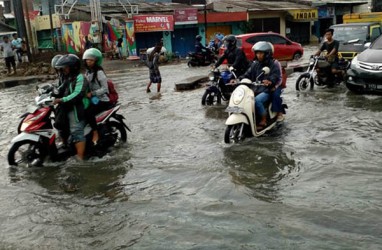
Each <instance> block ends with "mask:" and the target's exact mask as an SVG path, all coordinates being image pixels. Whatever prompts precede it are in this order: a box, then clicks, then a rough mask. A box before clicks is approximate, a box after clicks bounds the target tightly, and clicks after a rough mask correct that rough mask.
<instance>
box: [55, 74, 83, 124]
mask: <svg viewBox="0 0 382 250" xmlns="http://www.w3.org/2000/svg"><path fill="white" fill-rule="evenodd" d="M63 85H64V86H63V88H62V91H63V96H64V97H63V98H62V99H61V100H62V103H63V104H64V105H65V108H66V110H68V111H72V110H73V111H74V115H75V117H76V121H77V122H79V121H82V120H83V119H84V117H85V109H87V108H88V107H89V104H90V100H89V99H88V98H87V96H86V93H87V92H88V89H89V83H88V81H87V80H86V78H84V76H83V75H82V74H78V75H77V76H76V77H68V78H65V80H64V83H63Z"/></svg>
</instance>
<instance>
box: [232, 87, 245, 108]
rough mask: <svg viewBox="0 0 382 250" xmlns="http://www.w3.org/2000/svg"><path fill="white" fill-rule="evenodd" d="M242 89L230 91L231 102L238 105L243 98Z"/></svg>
mask: <svg viewBox="0 0 382 250" xmlns="http://www.w3.org/2000/svg"><path fill="white" fill-rule="evenodd" d="M244 94H245V93H244V89H242V88H237V89H235V91H234V92H233V93H232V101H233V104H235V105H238V104H240V103H241V101H243V99H244Z"/></svg>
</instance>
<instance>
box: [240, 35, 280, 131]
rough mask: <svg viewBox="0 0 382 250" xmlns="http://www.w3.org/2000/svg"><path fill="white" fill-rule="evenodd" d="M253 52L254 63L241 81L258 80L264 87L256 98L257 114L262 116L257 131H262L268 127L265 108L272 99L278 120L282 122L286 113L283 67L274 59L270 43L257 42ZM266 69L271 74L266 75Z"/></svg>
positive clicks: (258, 91) (259, 89)
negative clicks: (283, 98)
mask: <svg viewBox="0 0 382 250" xmlns="http://www.w3.org/2000/svg"><path fill="white" fill-rule="evenodd" d="M252 51H253V52H254V53H255V58H254V62H253V63H252V65H251V67H250V68H249V69H248V70H247V72H246V73H245V74H244V75H242V76H240V77H239V79H244V78H248V79H250V80H251V81H253V82H255V81H256V80H258V81H261V82H262V83H263V85H264V86H261V87H259V88H257V89H256V93H257V95H256V97H255V108H256V113H257V114H259V115H260V116H261V120H260V122H259V124H258V126H257V129H258V130H262V129H264V128H265V127H267V116H266V115H267V111H266V109H265V107H264V106H265V103H266V102H267V101H268V100H269V99H270V98H271V99H272V111H273V112H277V113H278V120H282V114H283V113H284V112H285V111H284V108H283V106H282V100H281V97H280V95H281V89H282V87H281V82H282V74H281V65H280V63H279V62H278V61H277V60H275V59H273V45H272V44H271V43H269V42H257V43H256V44H255V45H253V47H252ZM264 67H268V68H269V69H270V72H269V74H267V75H265V74H264V72H263V68H264Z"/></svg>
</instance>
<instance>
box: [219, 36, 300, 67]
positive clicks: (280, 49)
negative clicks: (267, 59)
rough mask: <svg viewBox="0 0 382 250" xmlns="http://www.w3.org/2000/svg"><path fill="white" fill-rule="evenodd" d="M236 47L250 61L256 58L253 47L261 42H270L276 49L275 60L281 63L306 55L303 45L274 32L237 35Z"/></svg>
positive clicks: (222, 50)
mask: <svg viewBox="0 0 382 250" xmlns="http://www.w3.org/2000/svg"><path fill="white" fill-rule="evenodd" d="M236 39H237V44H236V46H237V47H239V48H242V49H243V51H244V53H245V55H246V56H247V58H248V59H249V60H253V58H254V57H255V55H254V53H253V52H252V46H253V45H254V44H255V43H257V42H260V41H265V42H270V43H272V44H273V47H274V49H275V52H274V58H275V59H277V60H279V61H291V60H297V59H300V58H301V57H302V55H303V54H304V49H303V48H302V46H301V44H299V43H296V42H292V41H291V40H289V39H288V38H286V37H284V36H282V35H280V34H278V33H273V32H268V33H249V34H242V35H237V36H236ZM224 50H225V47H224V46H222V47H221V48H220V51H219V55H222V54H223V53H224Z"/></svg>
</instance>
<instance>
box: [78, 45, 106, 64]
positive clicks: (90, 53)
mask: <svg viewBox="0 0 382 250" xmlns="http://www.w3.org/2000/svg"><path fill="white" fill-rule="evenodd" d="M86 59H93V60H95V61H96V64H97V65H98V66H101V65H102V61H103V57H102V53H101V51H99V50H98V49H96V48H90V49H87V50H86V51H85V53H84V55H83V56H82V60H86Z"/></svg>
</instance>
